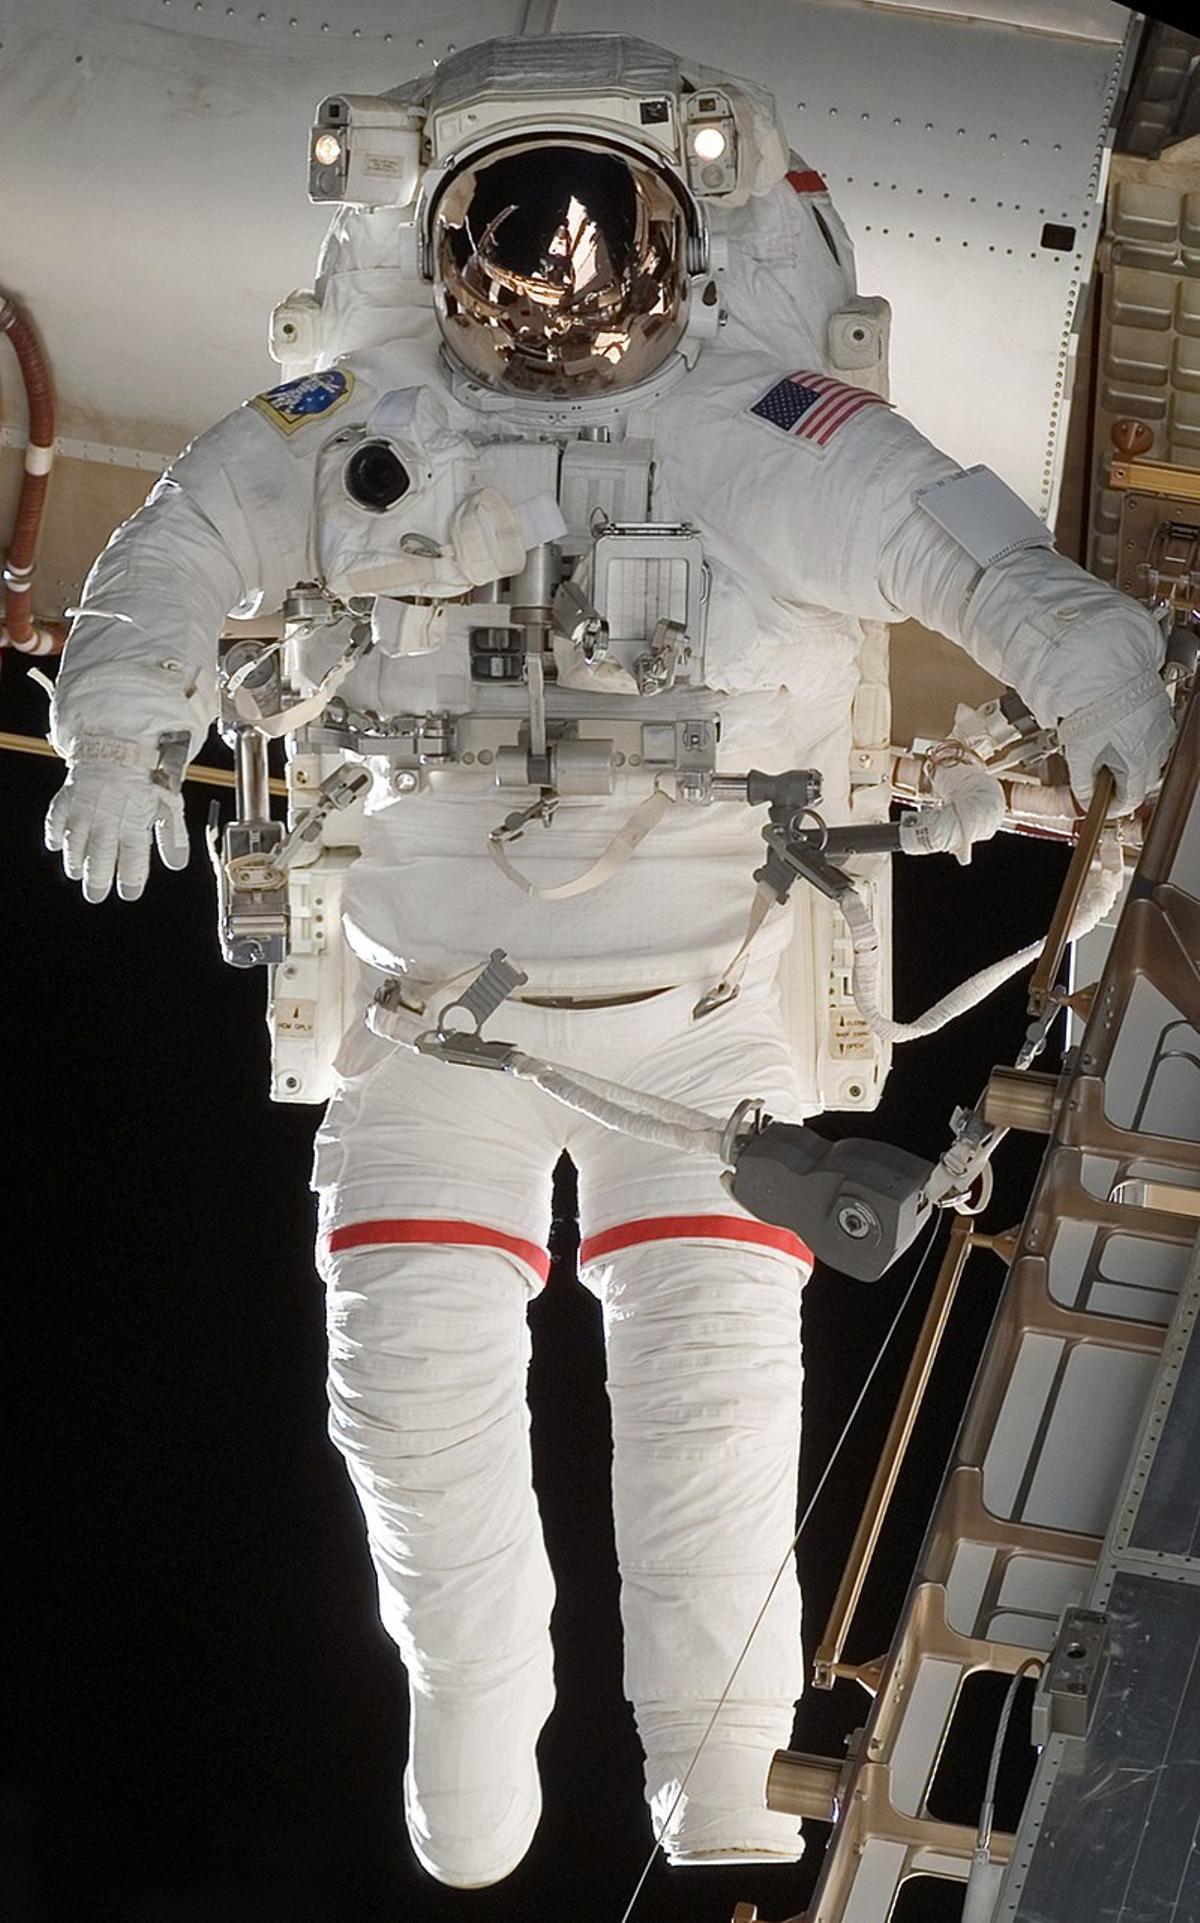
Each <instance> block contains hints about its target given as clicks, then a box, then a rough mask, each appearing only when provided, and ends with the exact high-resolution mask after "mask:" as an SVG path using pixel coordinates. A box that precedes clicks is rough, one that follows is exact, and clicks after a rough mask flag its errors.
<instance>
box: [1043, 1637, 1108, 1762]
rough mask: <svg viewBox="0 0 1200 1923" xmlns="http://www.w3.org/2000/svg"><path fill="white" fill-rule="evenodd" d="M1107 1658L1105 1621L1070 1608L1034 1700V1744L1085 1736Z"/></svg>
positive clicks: (1103, 1675)
mask: <svg viewBox="0 0 1200 1923" xmlns="http://www.w3.org/2000/svg"><path fill="white" fill-rule="evenodd" d="M1108 1657H1109V1622H1108V1617H1107V1616H1105V1615H1102V1614H1101V1613H1100V1611H1099V1610H1096V1609H1068V1610H1067V1611H1066V1613H1065V1615H1064V1616H1063V1619H1062V1624H1061V1626H1060V1628H1059V1632H1058V1640H1057V1641H1056V1643H1055V1645H1054V1648H1053V1649H1052V1650H1051V1652H1050V1660H1049V1661H1048V1662H1047V1664H1046V1667H1045V1669H1044V1670H1043V1672H1042V1679H1041V1682H1040V1683H1039V1685H1038V1691H1037V1695H1036V1696H1035V1697H1034V1701H1033V1740H1034V1742H1035V1743H1036V1744H1037V1745H1038V1746H1039V1748H1042V1749H1044V1748H1045V1746H1046V1744H1047V1743H1048V1742H1049V1741H1050V1738H1051V1737H1052V1736H1075V1737H1083V1736H1086V1735H1087V1733H1088V1729H1089V1727H1090V1724H1091V1720H1092V1714H1093V1711H1094V1710H1095V1707H1096V1699H1097V1697H1098V1696H1099V1694H1100V1690H1101V1688H1102V1686H1103V1683H1104V1677H1105V1672H1106V1671H1107V1669H1108Z"/></svg>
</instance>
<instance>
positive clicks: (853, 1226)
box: [837, 1202, 879, 1242]
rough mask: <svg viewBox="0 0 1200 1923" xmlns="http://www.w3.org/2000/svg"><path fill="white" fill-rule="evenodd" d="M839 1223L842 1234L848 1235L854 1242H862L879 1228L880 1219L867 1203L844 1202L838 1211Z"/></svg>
mask: <svg viewBox="0 0 1200 1923" xmlns="http://www.w3.org/2000/svg"><path fill="white" fill-rule="evenodd" d="M837 1223H838V1227H839V1229H841V1231H842V1234H843V1235H848V1236H849V1237H850V1239H851V1241H852V1242H862V1241H863V1240H864V1239H865V1238H866V1237H867V1236H868V1235H870V1234H871V1231H872V1230H873V1229H878V1227H879V1219H878V1217H877V1216H876V1214H875V1212H874V1210H873V1209H869V1208H868V1207H867V1205H866V1203H865V1202H844V1203H843V1204H842V1206H841V1208H840V1209H839V1210H838V1217H837Z"/></svg>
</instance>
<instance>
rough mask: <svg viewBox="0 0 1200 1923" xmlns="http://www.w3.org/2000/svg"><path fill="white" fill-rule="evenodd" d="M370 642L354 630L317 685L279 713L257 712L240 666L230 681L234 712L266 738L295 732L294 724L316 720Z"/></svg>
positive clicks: (297, 725) (299, 725)
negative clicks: (300, 699) (242, 677)
mask: <svg viewBox="0 0 1200 1923" xmlns="http://www.w3.org/2000/svg"><path fill="white" fill-rule="evenodd" d="M371 645H372V639H371V635H370V632H369V630H368V631H367V633H366V634H363V633H361V632H357V631H356V633H355V634H354V635H352V636H351V638H350V640H349V642H348V643H347V645H346V646H345V648H343V650H342V652H341V654H340V655H339V656H338V658H337V660H336V661H335V662H334V664H333V666H332V667H331V668H330V670H329V672H328V674H326V675H325V676H324V678H323V679H322V681H321V684H320V686H319V687H317V688H314V689H313V692H312V693H311V694H309V695H305V697H304V699H303V700H302V701H296V702H293V704H292V706H291V707H290V708H284V709H283V711H282V713H280V714H261V713H260V712H259V706H258V703H257V701H256V700H255V698H254V693H253V690H252V689H250V688H247V687H243V686H242V685H241V679H240V678H241V676H242V675H243V674H244V673H245V672H246V670H245V669H239V671H238V674H236V675H235V676H234V678H233V680H232V681H231V682H230V684H229V693H230V695H231V697H232V700H233V708H234V712H235V713H236V714H237V715H238V716H239V718H240V719H241V720H242V721H247V722H249V723H250V725H251V727H253V728H254V730H255V732H256V733H258V734H261V735H265V736H266V737H267V739H268V741H277V740H279V739H280V737H281V736H283V735H285V734H294V733H295V732H296V729H297V728H306V727H307V726H308V724H309V722H310V721H316V720H317V718H318V716H319V715H321V714H323V713H324V712H325V709H326V708H327V707H328V706H329V702H330V699H331V697H332V696H333V695H335V694H336V693H337V691H338V689H339V688H340V687H341V685H342V683H343V681H344V680H345V679H346V677H347V676H348V675H349V673H350V671H351V669H352V668H354V667H355V666H356V665H357V663H358V661H359V660H360V658H361V657H362V655H364V654H365V653H366V651H367V649H368V648H369V647H370V646H371ZM261 658H262V657H261V656H260V657H259V659H258V660H256V661H253V662H251V663H250V664H249V667H250V668H251V669H253V668H255V667H257V666H259V664H260V661H261Z"/></svg>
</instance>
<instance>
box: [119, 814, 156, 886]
mask: <svg viewBox="0 0 1200 1923" xmlns="http://www.w3.org/2000/svg"><path fill="white" fill-rule="evenodd" d="M149 873H150V837H149V835H148V834H146V833H145V832H144V831H143V832H140V833H138V834H134V835H125V836H123V837H122V840H121V844H120V848H119V851H118V854H117V894H118V895H119V897H120V899H121V900H122V901H136V900H137V899H138V896H139V895H140V894H141V892H142V890H143V888H144V887H145V886H146V880H147V877H148V876H149Z"/></svg>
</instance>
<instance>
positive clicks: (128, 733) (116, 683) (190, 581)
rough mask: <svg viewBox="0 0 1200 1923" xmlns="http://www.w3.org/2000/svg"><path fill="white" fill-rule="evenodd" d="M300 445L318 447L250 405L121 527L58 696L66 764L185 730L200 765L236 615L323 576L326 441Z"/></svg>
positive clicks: (86, 597) (214, 431)
mask: <svg viewBox="0 0 1200 1923" xmlns="http://www.w3.org/2000/svg"><path fill="white" fill-rule="evenodd" d="M324 438H325V437H324V436H323V435H321V436H320V441H321V442H323V440H324ZM300 440H301V441H302V442H303V441H305V440H307V441H309V442H310V445H308V446H304V445H293V444H290V443H289V442H288V440H286V439H285V437H284V436H283V434H282V433H280V432H278V431H277V430H276V429H274V428H273V427H272V426H271V424H270V422H269V420H268V419H266V418H264V417H263V415H262V414H261V413H260V412H258V411H257V410H256V408H255V407H254V405H253V404H248V405H246V406H245V407H241V408H239V409H238V410H237V411H236V412H235V413H233V414H230V415H228V416H227V417H226V418H225V419H224V420H223V421H220V422H218V423H217V425H216V426H215V427H213V428H210V429H209V431H208V432H207V433H206V434H202V435H201V436H200V437H199V439H198V440H196V441H194V442H193V443H192V444H191V446H190V447H188V448H187V449H185V451H184V453H183V454H181V455H180V457H179V459H178V460H177V461H176V462H174V463H173V465H172V466H171V467H170V468H169V469H168V471H167V473H166V474H165V475H164V476H163V478H162V480H161V481H160V482H159V483H158V485H157V486H156V487H155V489H154V491H153V493H152V494H151V495H150V498H149V500H148V501H147V502H146V504H145V506H144V507H142V508H140V509H139V510H138V512H137V513H136V514H135V515H133V516H132V518H131V519H130V520H128V521H126V522H125V523H124V525H123V526H121V527H119V528H118V529H117V531H116V533H115V534H114V535H113V537H112V540H111V541H110V542H109V544H108V546H107V547H106V548H105V550H104V552H103V554H101V556H100V558H99V559H98V560H97V562H96V564H95V566H94V567H93V568H92V570H91V573H90V574H89V575H88V578H87V581H86V582H85V584H84V590H83V596H82V599H81V601H80V604H79V606H78V608H77V609H76V610H75V619H74V622H73V625H72V628H71V632H70V635H69V637H68V640H67V646H66V650H65V653H64V656H63V662H62V666H61V669H60V671H59V675H58V679H57V682H56V684H55V695H54V702H53V710H52V720H51V739H52V740H53V742H54V745H55V747H56V748H57V749H58V751H59V753H60V754H61V755H63V756H64V757H65V758H66V759H68V760H69V759H70V758H71V756H72V750H73V747H74V744H76V743H77V742H78V741H79V740H80V739H81V737H84V736H93V737H94V736H108V737H112V738H115V739H117V740H121V741H132V742H136V743H138V744H139V745H140V746H142V747H143V748H147V749H148V748H151V747H152V746H153V744H154V743H155V742H156V741H157V739H158V736H159V735H160V734H162V733H164V732H167V731H176V730H184V729H186V730H187V731H188V734H189V736H190V749H189V752H190V753H195V751H196V748H197V747H198V746H199V744H200V742H201V741H202V740H203V738H204V736H205V734H206V733H207V731H208V729H209V727H210V726H211V724H212V722H213V720H214V719H215V716H216V712H217V691H216V654H217V642H218V638H219V636H220V633H221V629H222V626H223V624H224V621H225V617H226V615H227V614H229V613H230V612H231V611H233V610H236V612H237V613H239V614H242V615H249V614H253V613H256V612H257V611H258V610H259V609H260V608H272V607H275V606H277V605H278V603H279V601H280V599H281V598H282V596H283V594H284V593H285V592H286V591H287V589H288V588H289V587H290V586H291V585H292V584H293V583H294V582H296V581H299V580H304V579H306V578H311V574H312V566H311V561H310V547H311V538H312V532H311V522H312V515H313V478H312V474H313V459H314V458H315V454H316V452H317V436H316V435H315V433H311V431H310V434H309V435H308V436H301V437H300Z"/></svg>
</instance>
